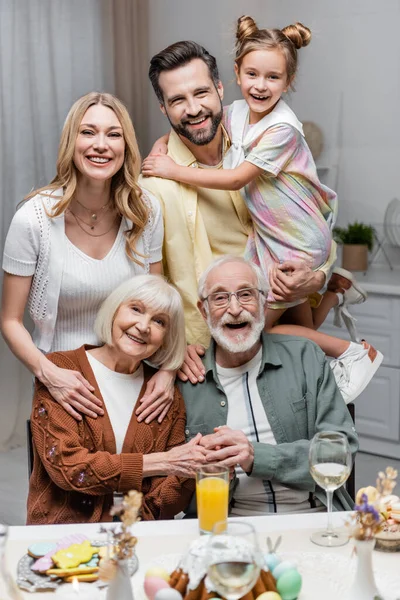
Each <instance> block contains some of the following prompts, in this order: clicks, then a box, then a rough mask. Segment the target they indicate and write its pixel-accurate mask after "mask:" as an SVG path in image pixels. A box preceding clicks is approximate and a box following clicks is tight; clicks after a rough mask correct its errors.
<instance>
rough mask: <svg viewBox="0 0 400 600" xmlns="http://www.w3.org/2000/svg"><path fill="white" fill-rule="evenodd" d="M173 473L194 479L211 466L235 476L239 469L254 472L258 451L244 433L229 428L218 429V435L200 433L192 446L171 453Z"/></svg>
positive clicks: (192, 442)
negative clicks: (203, 469) (236, 468)
mask: <svg viewBox="0 0 400 600" xmlns="http://www.w3.org/2000/svg"><path fill="white" fill-rule="evenodd" d="M168 454H169V455H170V460H171V467H172V472H173V474H174V475H178V476H180V477H185V476H186V477H194V476H195V473H196V470H197V469H199V468H201V467H202V466H205V465H207V464H210V463H213V464H218V465H220V466H222V467H227V468H228V469H229V470H230V473H231V477H232V476H233V473H234V469H235V466H240V467H241V468H242V469H243V470H244V471H245V472H246V473H250V472H251V471H252V468H253V461H254V448H253V445H252V444H251V443H250V442H249V440H248V439H247V437H246V436H245V434H244V433H243V431H240V430H233V429H231V428H230V427H228V426H227V425H222V426H221V427H215V428H214V433H210V434H208V435H204V436H203V435H201V433H198V434H197V435H196V436H195V437H194V438H193V439H192V440H190V442H188V443H187V444H184V445H183V446H177V447H176V448H172V450H170V451H169V452H168Z"/></svg>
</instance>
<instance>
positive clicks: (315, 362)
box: [179, 334, 358, 510]
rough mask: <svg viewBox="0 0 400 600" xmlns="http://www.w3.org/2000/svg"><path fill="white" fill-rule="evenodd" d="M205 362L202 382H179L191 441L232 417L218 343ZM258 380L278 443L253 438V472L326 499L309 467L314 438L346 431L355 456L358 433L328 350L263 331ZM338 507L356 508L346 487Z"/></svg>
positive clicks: (337, 500)
mask: <svg viewBox="0 0 400 600" xmlns="http://www.w3.org/2000/svg"><path fill="white" fill-rule="evenodd" d="M203 363H204V367H205V370H206V373H205V381H204V382H203V383H198V384H196V385H193V384H191V383H190V382H185V383H183V382H179V387H180V390H181V392H182V395H183V397H184V400H185V406H186V412H187V425H186V430H185V434H186V441H189V439H191V438H192V437H194V436H195V435H196V434H197V433H198V432H200V433H202V434H203V435H206V434H209V433H213V431H214V427H217V426H220V425H226V422H227V415H228V398H227V397H226V395H225V393H224V390H223V388H222V386H221V384H220V382H219V379H218V375H217V369H216V364H215V343H214V342H212V344H211V346H210V348H209V349H208V350H207V352H206V354H205V356H204V358H203ZM257 385H258V390H259V394H260V398H261V401H262V403H263V406H264V409H265V412H266V415H267V418H268V421H269V424H270V426H271V429H272V432H273V434H274V437H275V440H276V445H271V444H265V443H261V442H255V443H253V446H254V464H253V470H252V472H251V474H250V475H249V476H250V477H260V478H262V479H271V480H272V479H273V480H275V481H279V482H280V483H282V484H283V485H286V486H288V487H292V488H295V489H300V490H308V491H309V492H313V493H315V495H316V497H317V498H318V499H319V500H321V502H323V503H324V504H326V496H325V492H324V491H323V490H322V489H321V488H319V487H318V486H317V485H316V484H315V482H314V480H313V478H312V477H311V475H310V472H309V466H308V451H309V447H310V440H311V439H312V437H313V436H314V435H315V434H316V433H318V432H319V431H340V432H342V433H344V434H345V435H346V436H347V439H348V441H349V444H350V449H351V452H352V455H353V457H354V456H355V454H356V452H357V450H358V438H357V434H356V431H355V428H354V424H353V421H352V419H351V417H350V414H349V411H348V409H347V407H346V404H345V403H344V401H343V398H342V396H341V394H340V391H339V389H338V388H337V385H336V382H335V378H334V376H333V373H332V371H331V369H330V367H329V364H328V363H327V361H326V360H325V355H324V354H323V352H322V351H321V350H320V348H319V347H318V346H316V345H315V344H314V343H313V342H310V341H309V340H307V339H305V338H301V337H293V336H287V335H277V334H263V335H262V360H261V366H260V371H259V374H258V377H257ZM334 507H335V508H336V509H337V510H351V509H352V507H353V502H352V500H351V497H350V496H349V494H348V493H347V492H346V490H345V489H344V488H341V489H339V490H338V491H337V492H336V493H335V497H334Z"/></svg>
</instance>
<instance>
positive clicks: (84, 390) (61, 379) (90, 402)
mask: <svg viewBox="0 0 400 600" xmlns="http://www.w3.org/2000/svg"><path fill="white" fill-rule="evenodd" d="M43 359H44V360H43V361H41V362H42V364H41V367H42V368H41V375H40V377H39V379H40V381H41V382H42V383H43V384H44V385H45V386H46V387H47V389H48V391H49V393H50V394H51V396H52V397H53V398H54V400H55V401H56V402H58V404H60V406H62V407H63V408H64V410H65V411H66V412H67V413H68V414H70V415H71V417H74V419H76V420H77V421H81V420H82V416H81V415H80V414H79V413H82V414H84V415H88V416H89V417H93V418H94V419H96V418H97V415H104V410H103V409H102V402H101V400H99V399H98V398H96V396H95V395H94V394H93V393H92V392H93V391H94V387H93V386H92V385H90V383H89V382H88V381H87V380H86V379H85V378H84V377H83V375H81V373H79V372H78V371H71V370H70V369H61V368H60V367H57V366H56V365H54V364H53V363H51V362H50V361H49V360H48V359H47V358H45V357H43Z"/></svg>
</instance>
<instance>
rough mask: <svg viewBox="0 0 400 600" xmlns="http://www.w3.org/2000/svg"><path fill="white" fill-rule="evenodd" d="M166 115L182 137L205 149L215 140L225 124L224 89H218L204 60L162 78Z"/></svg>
mask: <svg viewBox="0 0 400 600" xmlns="http://www.w3.org/2000/svg"><path fill="white" fill-rule="evenodd" d="M159 85H160V88H161V90H162V93H163V97H164V104H162V105H161V110H162V112H163V113H164V114H165V115H166V116H167V117H168V120H169V122H170V124H171V127H172V128H173V129H174V130H175V131H176V133H177V134H178V135H181V136H183V137H185V138H187V139H188V140H189V141H190V142H192V143H193V144H196V145H198V146H204V145H206V144H209V143H210V142H211V141H212V140H213V139H214V137H215V135H216V133H217V130H218V126H219V124H220V123H221V120H222V102H221V101H222V98H223V88H222V84H221V83H219V84H218V86H217V88H216V87H215V85H214V83H213V81H212V79H211V76H210V73H209V70H208V67H207V65H206V63H205V62H204V61H203V60H201V59H200V58H196V59H194V60H192V61H190V62H189V63H188V64H186V65H184V66H183V67H179V68H177V69H173V70H171V71H163V72H162V73H161V74H160V78H159Z"/></svg>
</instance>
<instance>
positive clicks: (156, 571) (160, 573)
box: [144, 567, 169, 583]
mask: <svg viewBox="0 0 400 600" xmlns="http://www.w3.org/2000/svg"><path fill="white" fill-rule="evenodd" d="M144 576H145V577H160V578H161V579H165V581H166V582H167V583H169V573H168V571H167V570H166V569H163V567H150V569H147V571H146V573H145V574H144Z"/></svg>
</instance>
